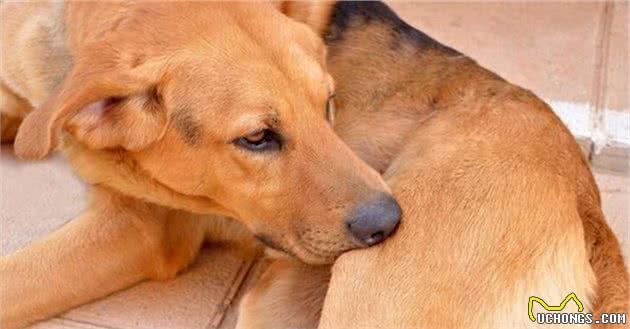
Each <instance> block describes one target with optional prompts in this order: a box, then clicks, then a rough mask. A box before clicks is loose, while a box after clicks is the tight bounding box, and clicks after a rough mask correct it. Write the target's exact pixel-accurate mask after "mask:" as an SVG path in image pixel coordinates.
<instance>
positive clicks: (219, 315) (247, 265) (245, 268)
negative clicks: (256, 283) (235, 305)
mask: <svg viewBox="0 0 630 329" xmlns="http://www.w3.org/2000/svg"><path fill="white" fill-rule="evenodd" d="M255 262H256V260H255V259H253V258H250V259H248V260H245V261H242V262H241V265H240V266H239V268H238V270H237V271H236V273H235V275H234V277H233V278H232V281H231V283H230V287H229V288H228V290H227V291H226V292H225V295H224V296H223V298H222V301H221V304H220V305H218V306H219V307H218V308H219V309H217V310H215V313H214V314H213V315H212V317H211V318H210V321H209V322H208V324H207V325H206V328H207V329H212V328H217V327H219V326H220V325H221V322H223V320H224V318H225V312H226V310H227V308H228V307H229V306H230V305H231V304H232V302H233V299H234V297H235V296H236V294H237V293H238V291H239V290H240V288H241V287H242V285H243V282H245V279H246V278H247V275H248V274H249V272H250V271H251V269H252V268H253V265H254V263H255Z"/></svg>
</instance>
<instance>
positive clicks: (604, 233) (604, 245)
mask: <svg viewBox="0 0 630 329" xmlns="http://www.w3.org/2000/svg"><path fill="white" fill-rule="evenodd" d="M582 177H588V180H589V181H588V182H586V184H578V189H579V192H578V193H579V195H578V196H579V202H580V203H579V212H580V217H581V218H582V223H583V225H584V237H585V239H586V248H587V251H588V255H589V257H590V259H589V260H590V263H591V266H592V268H593V271H594V272H595V277H596V279H597V287H596V290H595V292H596V295H595V296H594V299H593V301H594V302H593V304H592V307H593V314H594V315H595V317H599V315H600V314H601V313H627V312H628V302H629V300H630V293H629V283H628V280H629V279H628V271H627V269H626V266H625V265H624V258H623V255H622V252H621V248H620V246H619V241H618V240H617V237H616V236H615V234H614V233H613V231H612V230H611V228H610V227H609V226H608V223H606V219H605V217H604V213H603V211H602V208H601V199H600V195H599V191H598V189H597V185H596V184H595V180H594V178H593V176H592V174H591V173H590V172H588V173H586V174H585V175H583V176H582Z"/></svg>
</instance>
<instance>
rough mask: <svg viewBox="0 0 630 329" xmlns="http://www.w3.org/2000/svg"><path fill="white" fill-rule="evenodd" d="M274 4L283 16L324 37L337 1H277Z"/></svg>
mask: <svg viewBox="0 0 630 329" xmlns="http://www.w3.org/2000/svg"><path fill="white" fill-rule="evenodd" d="M274 4H275V6H276V8H278V9H279V10H280V11H281V12H282V13H283V14H285V15H287V16H289V17H290V18H293V19H294V20H296V21H298V22H301V23H304V24H306V25H308V26H309V27H310V28H311V29H313V30H314V31H315V32H316V33H317V34H318V35H324V33H325V32H326V30H327V28H328V24H329V23H330V15H331V13H332V10H333V6H334V5H335V1H277V2H274Z"/></svg>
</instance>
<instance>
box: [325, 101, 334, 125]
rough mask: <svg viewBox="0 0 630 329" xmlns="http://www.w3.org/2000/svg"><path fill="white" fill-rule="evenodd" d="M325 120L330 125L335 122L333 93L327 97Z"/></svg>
mask: <svg viewBox="0 0 630 329" xmlns="http://www.w3.org/2000/svg"><path fill="white" fill-rule="evenodd" d="M326 120H328V122H330V124H331V125H332V124H333V123H334V121H335V94H334V93H333V94H332V95H330V96H329V97H328V102H327V103H326Z"/></svg>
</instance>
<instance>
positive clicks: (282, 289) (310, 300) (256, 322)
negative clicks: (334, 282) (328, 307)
mask: <svg viewBox="0 0 630 329" xmlns="http://www.w3.org/2000/svg"><path fill="white" fill-rule="evenodd" d="M329 280H330V267H328V266H309V265H306V264H303V263H299V262H297V261H292V260H276V261H274V262H273V263H272V264H270V265H269V268H267V270H266V271H265V273H264V274H263V275H262V276H261V278H260V280H259V282H257V283H256V285H255V286H254V287H253V288H252V289H251V290H250V291H249V292H248V293H247V295H246V296H245V298H244V299H243V301H242V302H241V304H240V305H239V318H238V323H237V325H236V328H237V329H265V328H274V329H315V328H317V325H318V323H319V317H320V313H321V310H322V306H323V304H324V297H325V296H326V290H327V289H328V281H329Z"/></svg>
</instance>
